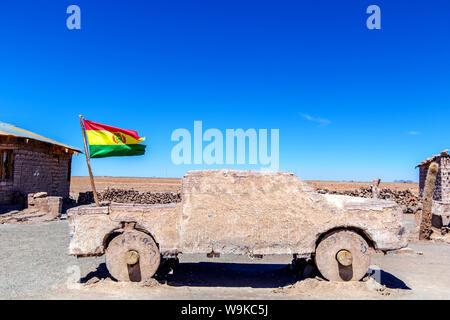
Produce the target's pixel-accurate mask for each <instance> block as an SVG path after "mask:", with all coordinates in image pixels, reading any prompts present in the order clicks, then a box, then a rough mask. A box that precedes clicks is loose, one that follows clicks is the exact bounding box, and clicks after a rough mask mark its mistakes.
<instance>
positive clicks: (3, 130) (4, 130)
mask: <svg viewBox="0 0 450 320" xmlns="http://www.w3.org/2000/svg"><path fill="white" fill-rule="evenodd" d="M0 135H5V136H14V137H21V138H29V139H33V140H39V141H42V142H47V143H51V144H54V145H57V146H61V147H64V148H67V149H70V150H73V151H75V152H79V153H81V150H79V149H78V148H75V147H72V146H69V145H67V144H64V143H61V142H58V141H55V140H52V139H49V138H46V137H43V136H41V135H38V134H36V133H34V132H31V131H28V130H25V129H21V128H18V127H16V126H13V125H12V124H9V123H5V122H1V121H0Z"/></svg>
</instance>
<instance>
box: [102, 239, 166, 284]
mask: <svg viewBox="0 0 450 320" xmlns="http://www.w3.org/2000/svg"><path fill="white" fill-rule="evenodd" d="M160 261H161V254H160V252H159V249H158V246H157V245H156V243H155V241H154V240H153V238H152V237H151V236H149V235H148V234H146V233H144V232H141V231H137V230H126V231H125V232H124V233H122V234H120V235H118V236H117V237H115V238H114V239H112V240H111V242H110V243H109V245H108V247H107V248H106V267H107V268H108V271H109V273H110V274H111V275H112V276H113V277H114V278H115V279H116V280H118V281H132V282H141V281H145V280H148V279H150V278H151V277H153V275H154V274H155V273H156V271H157V270H158V268H159V264H160Z"/></svg>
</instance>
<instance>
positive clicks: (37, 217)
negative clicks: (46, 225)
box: [0, 192, 63, 224]
mask: <svg viewBox="0 0 450 320" xmlns="http://www.w3.org/2000/svg"><path fill="white" fill-rule="evenodd" d="M26 202H27V203H26V206H27V208H25V209H23V210H13V211H9V212H7V213H6V214H3V215H2V216H1V217H0V224H4V223H32V222H44V221H52V220H56V219H59V218H60V217H61V212H62V206H63V198H62V197H55V196H48V195H47V192H37V193H29V194H28V195H27V201H26Z"/></svg>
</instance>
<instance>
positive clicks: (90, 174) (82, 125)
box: [79, 114, 100, 207]
mask: <svg viewBox="0 0 450 320" xmlns="http://www.w3.org/2000/svg"><path fill="white" fill-rule="evenodd" d="M79 117H80V124H81V132H82V133H83V141H84V153H85V155H86V163H87V167H88V170H89V178H90V179H91V187H92V192H93V193H94V200H95V205H96V206H97V207H100V203H99V202H98V196H97V190H95V183H94V176H93V175H92V169H91V163H90V161H89V160H90V159H89V152H88V147H87V139H86V128H85V127H84V118H83V116H82V115H81V114H80V115H79Z"/></svg>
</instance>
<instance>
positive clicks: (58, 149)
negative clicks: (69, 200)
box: [0, 122, 81, 205]
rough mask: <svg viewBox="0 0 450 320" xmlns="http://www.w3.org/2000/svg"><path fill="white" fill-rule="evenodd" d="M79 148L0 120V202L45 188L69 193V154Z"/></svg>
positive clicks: (52, 193) (60, 194)
mask: <svg viewBox="0 0 450 320" xmlns="http://www.w3.org/2000/svg"><path fill="white" fill-rule="evenodd" d="M80 152H81V151H80V150H78V149H76V148H74V147H71V146H68V145H65V144H62V143H59V142H56V141H54V140H51V139H48V138H45V137H43V136H40V135H38V134H35V133H33V132H30V131H28V130H24V129H21V128H18V127H15V126H13V125H10V124H7V123H4V122H0V205H7V204H14V203H15V202H17V201H19V200H18V198H21V199H23V198H25V199H26V196H27V195H29V194H33V193H38V192H41V193H42V192H45V193H47V194H48V196H57V197H62V198H66V197H68V196H69V190H70V176H71V163H72V155H73V154H78V153H80Z"/></svg>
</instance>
